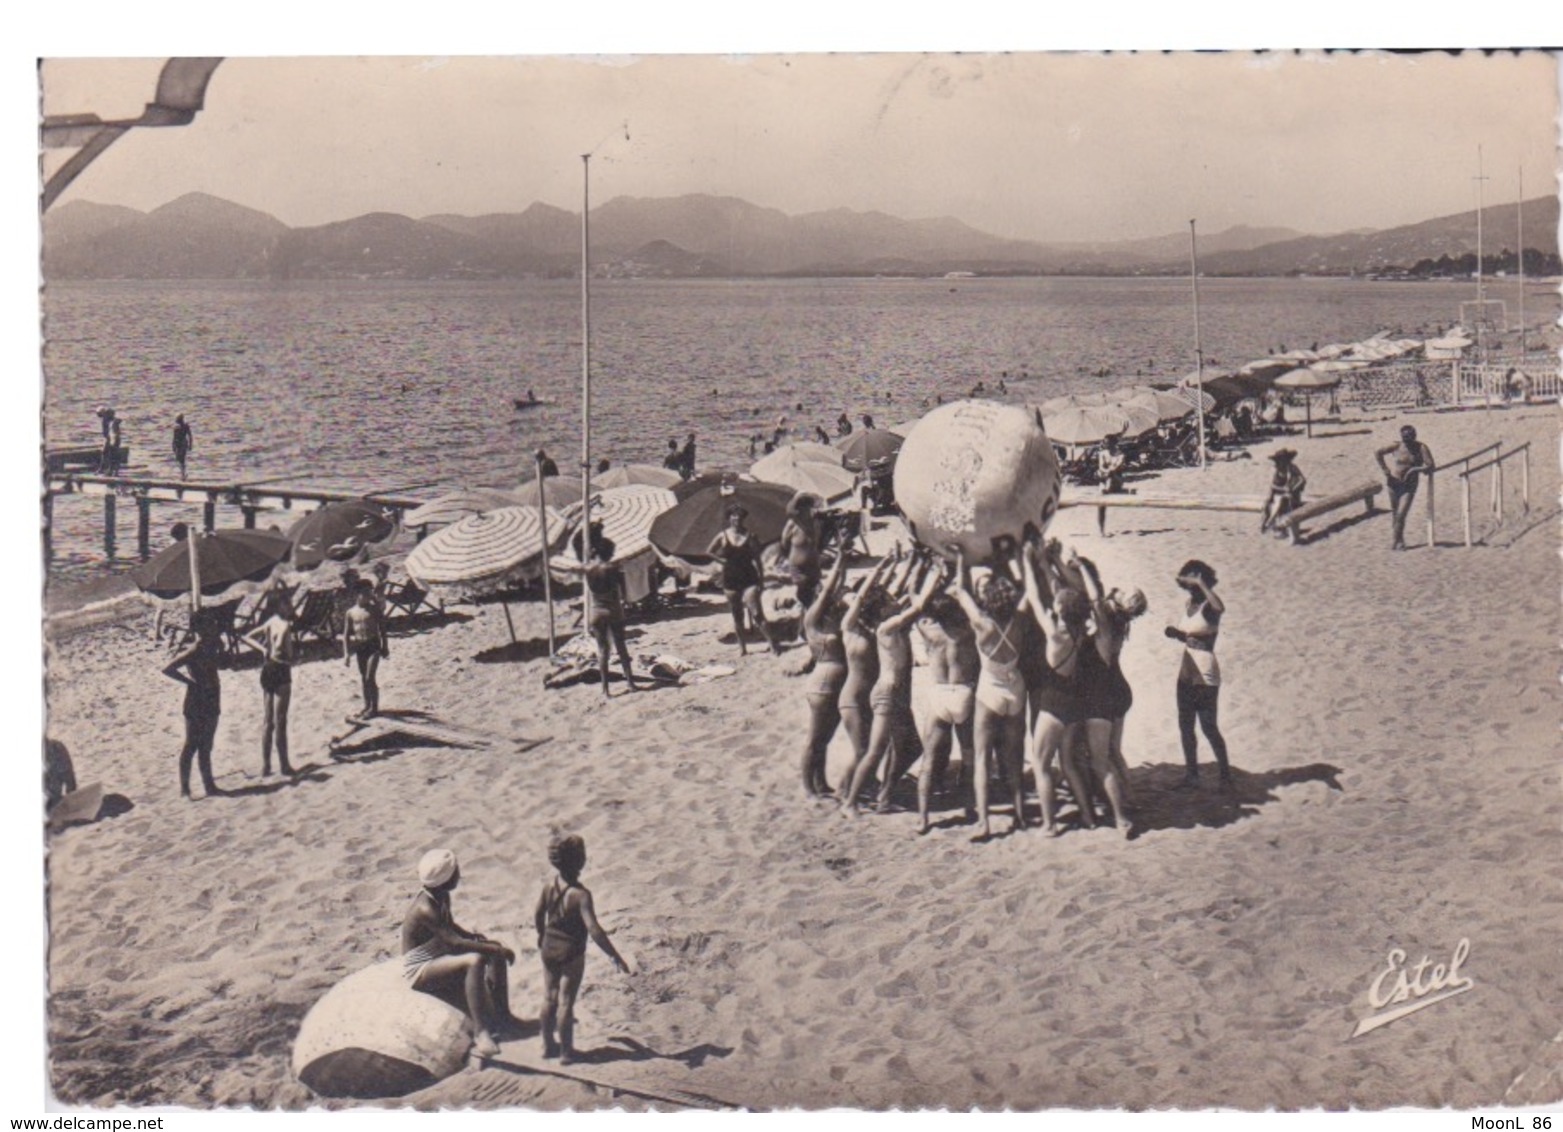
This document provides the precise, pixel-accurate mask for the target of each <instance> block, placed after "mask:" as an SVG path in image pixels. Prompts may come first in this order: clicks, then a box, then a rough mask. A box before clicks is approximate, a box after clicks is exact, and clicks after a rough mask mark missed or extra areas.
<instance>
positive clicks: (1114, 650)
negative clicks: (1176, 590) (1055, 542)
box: [1076, 559, 1146, 837]
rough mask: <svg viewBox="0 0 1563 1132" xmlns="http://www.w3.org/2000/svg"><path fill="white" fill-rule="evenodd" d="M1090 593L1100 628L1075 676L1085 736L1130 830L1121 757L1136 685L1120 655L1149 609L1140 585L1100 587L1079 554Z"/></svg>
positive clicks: (1094, 767)
mask: <svg viewBox="0 0 1563 1132" xmlns="http://www.w3.org/2000/svg"><path fill="white" fill-rule="evenodd" d="M1079 565H1080V578H1081V582H1082V583H1083V584H1084V586H1085V594H1086V597H1087V598H1089V599H1090V601H1091V603H1092V605H1093V607H1094V608H1095V611H1096V632H1095V633H1093V634H1092V635H1091V636H1090V637H1089V638H1088V639H1087V647H1086V648H1085V649H1084V650H1083V651H1082V652H1081V654H1080V667H1079V669H1078V670H1077V672H1076V679H1077V681H1078V684H1079V688H1080V715H1081V717H1082V720H1083V722H1082V725H1081V738H1082V740H1083V741H1084V746H1085V749H1086V750H1087V751H1088V752H1089V755H1090V760H1091V772H1092V774H1093V775H1094V776H1095V778H1096V780H1097V781H1098V782H1099V783H1101V786H1102V790H1103V792H1104V793H1105V794H1106V795H1107V804H1108V806H1109V807H1111V809H1112V812H1113V824H1114V825H1116V826H1117V827H1118V828H1119V829H1120V830H1121V831H1122V832H1123V835H1124V836H1125V837H1127V836H1129V834H1130V832H1131V830H1130V824H1129V790H1128V780H1127V775H1126V773H1125V767H1124V763H1123V721H1124V717H1125V716H1126V715H1128V714H1129V708H1130V707H1132V706H1133V704H1134V691H1133V689H1131V688H1130V687H1129V681H1128V680H1126V679H1124V675H1123V669H1122V668H1121V667H1120V665H1119V657H1120V655H1121V654H1122V652H1123V644H1124V641H1125V640H1126V639H1127V638H1128V636H1129V624H1130V622H1132V621H1133V620H1134V619H1135V618H1136V617H1138V616H1140V615H1141V614H1142V613H1144V612H1145V608H1146V603H1145V595H1144V594H1143V593H1141V592H1140V591H1139V590H1130V591H1129V592H1128V593H1123V592H1122V591H1120V590H1113V591H1111V592H1110V593H1103V592H1102V584H1101V580H1100V579H1099V578H1098V577H1097V573H1096V567H1095V566H1094V565H1093V564H1092V563H1090V562H1087V561H1085V560H1084V559H1081V560H1079Z"/></svg>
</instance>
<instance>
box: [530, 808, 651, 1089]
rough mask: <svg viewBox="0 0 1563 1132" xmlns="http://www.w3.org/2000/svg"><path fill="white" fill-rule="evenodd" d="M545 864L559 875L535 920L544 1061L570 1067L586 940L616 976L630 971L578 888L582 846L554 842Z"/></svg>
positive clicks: (571, 839)
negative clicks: (540, 972)
mask: <svg viewBox="0 0 1563 1132" xmlns="http://www.w3.org/2000/svg"><path fill="white" fill-rule="evenodd" d="M548 863H549V864H550V865H552V866H553V867H554V869H555V870H556V871H557V874H558V875H557V876H555V877H554V879H553V880H552V881H550V882H549V883H548V884H547V885H546V886H545V887H544V888H543V891H542V893H541V894H540V895H539V896H538V898H537V910H536V912H535V913H534V914H533V921H534V923H535V924H536V927H537V950H538V953H539V955H540V956H541V958H542V961H543V1014H542V1031H543V1056H544V1057H557V1058H558V1059H559V1064H560V1065H569V1064H570V1063H571V1062H572V1061H574V1060H575V1057H576V1052H575V997H576V995H577V994H578V993H579V992H580V989H581V979H582V978H583V976H584V975H585V974H586V940H587V937H588V936H590V937H591V940H592V942H593V943H595V944H596V945H597V946H598V947H600V948H602V951H603V954H604V955H606V956H607V957H608V958H609V959H611V960H613V965H614V966H615V967H617V968H618V969H619V970H620V971H623V972H625V973H626V974H627V973H628V972H629V969H630V968H629V964H628V963H626V962H624V960H623V958H622V957H621V956H620V955H619V953H618V950H617V949H616V948H615V947H614V946H613V941H612V940H611V939H609V938H608V933H607V932H605V931H604V930H603V928H602V925H601V924H599V923H598V922H597V911H596V908H595V907H594V906H593V904H592V894H591V891H590V890H589V889H587V887H586V886H585V885H583V884H582V883H581V870H582V869H584V868H585V867H586V842H585V841H583V840H582V839H581V838H580V837H579V836H577V835H575V834H571V835H570V836H568V837H560V838H555V839H554V840H553V841H552V842H551V843H550V844H549V846H548ZM556 1034H557V1037H556V1036H555V1035H556Z"/></svg>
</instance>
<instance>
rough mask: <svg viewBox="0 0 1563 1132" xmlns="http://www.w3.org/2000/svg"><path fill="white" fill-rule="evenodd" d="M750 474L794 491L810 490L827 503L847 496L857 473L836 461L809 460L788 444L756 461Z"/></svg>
mask: <svg viewBox="0 0 1563 1132" xmlns="http://www.w3.org/2000/svg"><path fill="white" fill-rule="evenodd" d="M837 455H838V456H839V455H840V453H839V452H838V453H837ZM749 474H750V475H752V476H753V477H754V478H755V479H757V480H759V481H760V482H761V483H779V484H782V485H783V486H786V487H790V488H792V489H793V490H794V491H808V492H812V493H813V494H815V495H817V496H819V497H820V498H821V499H823V500H825V501H826V502H829V501H830V500H832V499H839V498H841V497H842V496H844V495H850V494H851V493H852V489H853V488H854V487H856V486H857V476H856V475H854V474H853V473H852V472H849V471H847V470H846V469H845V468H843V467H842V466H841V462H840V461H839V460H837V461H835V462H827V461H825V460H818V459H810V458H809V457H807V456H806V455H802V454H800V453H798V452H797V451H796V450H795V448H794V446H791V445H789V446H788V447H785V448H778V449H777V450H776V451H774V452H772V453H770V454H769V455H767V456H764V457H762V458H761V459H759V460H756V461H755V462H754V465H753V467H751V468H750V469H749Z"/></svg>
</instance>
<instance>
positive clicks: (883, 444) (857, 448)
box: [836, 428, 904, 472]
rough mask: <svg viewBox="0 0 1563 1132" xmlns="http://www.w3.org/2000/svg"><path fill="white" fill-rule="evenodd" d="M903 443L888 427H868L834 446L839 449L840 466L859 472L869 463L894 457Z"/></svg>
mask: <svg viewBox="0 0 1563 1132" xmlns="http://www.w3.org/2000/svg"><path fill="white" fill-rule="evenodd" d="M903 443H904V439H903V438H902V437H900V436H897V435H896V434H895V433H893V432H891V431H890V430H889V429H883V428H870V429H864V430H863V431H862V432H854V433H853V434H852V435H851V436H848V437H846V438H844V439H843V440H842V441H841V442H840V443H839V444H837V445H836V447H838V448H840V449H841V464H842V467H844V468H847V469H849V470H851V471H854V472H861V471H862V470H863V469H864V468H866V467H868V466H869V465H870V464H877V463H879V461H881V460H893V459H895V455H896V453H897V452H899V451H901V445H902V444H903Z"/></svg>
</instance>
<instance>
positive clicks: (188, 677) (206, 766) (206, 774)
mask: <svg viewBox="0 0 1563 1132" xmlns="http://www.w3.org/2000/svg"><path fill="white" fill-rule="evenodd" d="M190 631H191V632H192V633H193V634H194V640H193V641H192V642H191V643H190V644H189V645H188V646H187V647H186V648H184V649H183V651H181V652H180V653H179V654H178V655H177V656H175V657H174V659H173V660H171V661H169V662H168V663H167V664H166V665H164V666H163V675H164V676H167V677H168V678H169V679H170V680H177V681H179V682H180V683H181V684H183V685H184V686H185V704H184V717H185V741H184V746H183V747H181V748H180V750H179V793H180V794H182V795H183V796H184V797H186V798H188V797H190V765H191V763H192V761H194V762H195V763H196V764H197V765H198V766H199V767H200V770H201V785H202V786H203V787H204V788H205V789H206V793H207V796H208V797H210V796H211V795H213V794H218V793H221V791H219V790H218V789H217V783H216V781H215V780H214V779H213V777H212V744H213V742H214V741H215V740H216V738H217V721H218V719H219V718H220V717H221V716H222V677H221V675H220V674H219V672H218V670H217V662H218V661H219V660H220V659H221V656H222V632H221V630H220V628H219V626H218V622H217V619H216V617H215V616H214V615H213V613H212V611H211V610H210V609H198V610H196V611H195V613H194V615H193V616H192V617H191V618H190Z"/></svg>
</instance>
